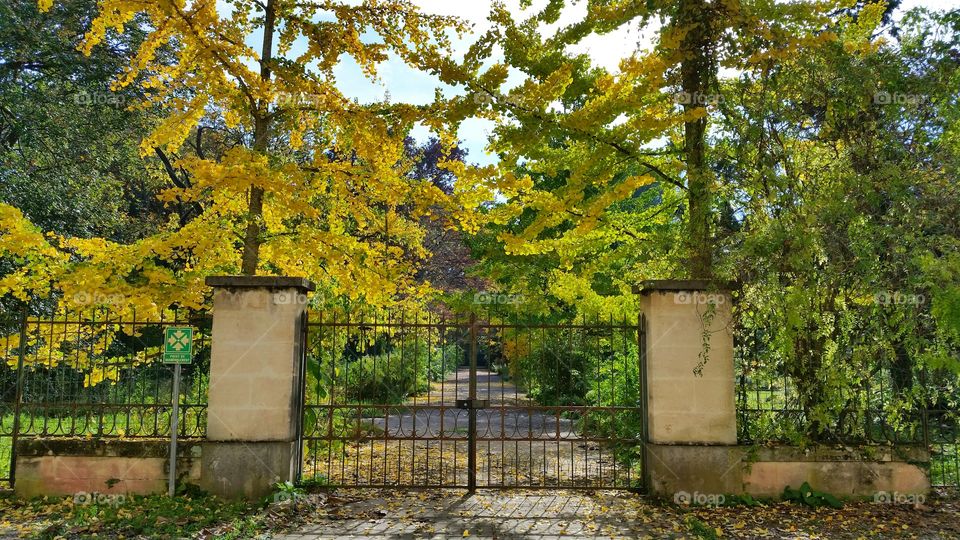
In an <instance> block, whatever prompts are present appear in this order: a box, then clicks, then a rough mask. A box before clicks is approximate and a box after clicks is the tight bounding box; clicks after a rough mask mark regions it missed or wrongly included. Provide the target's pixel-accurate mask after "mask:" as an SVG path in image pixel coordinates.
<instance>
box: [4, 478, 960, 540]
mask: <svg viewBox="0 0 960 540" xmlns="http://www.w3.org/2000/svg"><path fill="white" fill-rule="evenodd" d="M958 511H960V501H957V500H956V499H949V498H932V499H931V500H929V501H927V502H926V504H919V505H916V504H878V503H873V502H846V503H845V504H844V505H843V507H842V508H830V507H828V506H824V507H819V508H812V507H809V506H806V505H803V504H799V503H795V502H778V503H753V504H745V503H744V502H743V501H738V502H737V504H731V505H729V506H690V505H676V504H673V503H669V502H660V501H654V500H652V499H649V498H646V497H642V496H638V495H632V494H627V493H615V492H549V491H483V492H479V493H477V494H476V495H474V496H468V495H467V494H465V493H462V492H457V491H439V490H437V491H406V492H398V491H389V490H344V491H337V492H314V493H308V492H304V491H302V490H298V489H288V490H284V491H280V492H278V493H277V494H275V495H274V496H272V497H268V498H267V499H266V500H265V501H262V502H258V503H241V502H226V501H222V500H219V499H217V498H215V497H211V496H208V495H205V494H202V493H193V494H181V495H179V496H177V497H175V498H172V499H171V498H168V497H165V496H151V497H129V498H125V499H123V500H116V499H113V500H101V501H99V502H98V501H96V500H92V501H91V500H85V501H83V500H81V501H78V500H75V499H74V498H73V497H67V498H57V499H51V498H47V499H37V500H32V501H19V500H17V499H15V498H13V497H12V496H11V495H3V496H0V536H3V537H6V538H15V537H24V538H51V539H53V538H89V537H94V536H96V537H99V538H218V539H219V538H254V537H262V538H269V537H274V538H285V539H289V540H292V539H297V538H338V539H348V538H375V537H379V538H453V537H457V538H462V537H472V538H524V537H531V538H544V537H549V538H750V539H753V538H791V539H804V538H825V539H833V538H851V539H854V538H923V539H934V538H960V519H958V518H960V515H958Z"/></svg>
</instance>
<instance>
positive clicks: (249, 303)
mask: <svg viewBox="0 0 960 540" xmlns="http://www.w3.org/2000/svg"><path fill="white" fill-rule="evenodd" d="M215 294H216V295H218V296H217V297H218V298H221V299H223V300H226V301H227V302H228V303H230V304H233V305H235V306H237V307H241V308H244V309H247V308H249V309H266V308H267V306H268V305H274V306H287V305H291V304H292V305H299V306H303V305H307V304H308V303H310V297H309V296H308V295H307V294H306V293H304V292H301V291H296V290H286V291H274V292H271V293H270V294H269V295H263V294H250V293H249V292H248V291H234V290H230V289H220V290H217V291H216V293H215Z"/></svg>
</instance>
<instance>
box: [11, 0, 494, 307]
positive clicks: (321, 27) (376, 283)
mask: <svg viewBox="0 0 960 540" xmlns="http://www.w3.org/2000/svg"><path fill="white" fill-rule="evenodd" d="M53 2H54V0H40V2H39V4H40V6H41V8H42V9H49V8H50V7H51V6H52V5H53ZM91 16H92V22H91V24H90V28H89V31H88V32H87V34H86V36H85V38H84V40H83V42H82V43H81V44H80V46H79V49H80V50H81V51H82V52H83V53H86V54H89V53H90V52H91V51H92V50H93V49H94V48H95V47H99V46H104V43H105V42H108V41H109V40H110V39H111V35H112V33H115V32H123V31H124V30H125V27H126V26H127V25H131V24H135V17H140V18H142V17H144V16H145V17H146V20H147V21H148V23H147V25H148V27H149V28H148V29H149V31H148V33H147V34H146V37H145V39H144V40H143V43H142V45H141V46H140V48H139V50H138V51H137V53H136V55H135V56H134V57H133V58H131V61H130V64H129V66H128V68H127V69H126V70H125V71H124V72H123V73H121V74H120V75H119V76H118V77H117V78H116V80H115V82H114V83H113V84H114V88H116V89H119V88H123V87H128V86H130V85H139V86H140V87H141V88H142V91H143V95H144V96H145V98H144V102H143V103H142V104H140V105H139V106H142V107H154V108H159V109H160V110H162V111H164V113H165V114H164V117H163V118H162V120H161V121H159V122H158V123H157V124H156V126H155V127H154V129H153V130H152V131H151V132H149V133H147V134H145V136H144V137H143V140H142V141H141V142H140V151H141V154H142V155H143V156H144V157H155V159H159V160H160V161H162V163H163V165H164V167H165V168H166V170H167V172H168V173H169V175H170V178H171V181H172V182H171V184H170V187H169V188H168V189H165V190H163V191H162V192H161V193H159V194H158V197H160V198H161V199H162V200H163V201H164V202H165V203H167V204H168V205H170V206H171V207H178V208H184V207H186V208H189V209H190V211H188V212H179V213H178V215H177V216H173V217H171V219H170V222H169V223H168V224H167V225H166V227H164V228H163V230H161V231H160V232H159V233H158V234H155V235H152V236H149V237H147V238H144V239H142V240H139V241H137V242H133V243H130V244H119V243H114V242H110V241H107V240H105V239H102V238H75V237H64V236H60V235H57V234H56V233H53V232H50V231H47V232H44V231H40V230H38V229H37V228H36V227H34V226H32V224H30V223H29V222H28V221H27V220H26V219H25V218H24V216H23V214H22V213H21V212H19V211H18V210H17V209H16V208H13V207H10V206H7V205H0V231H2V233H3V234H2V237H0V255H2V256H4V257H8V258H12V259H14V260H15V261H17V262H18V269H17V270H16V271H15V272H13V273H10V274H8V275H6V276H4V277H3V278H2V279H0V293H2V294H8V293H12V294H14V295H16V296H18V297H20V298H21V299H27V298H28V296H29V295H35V296H47V295H50V294H62V297H63V298H64V299H66V300H67V301H69V300H70V299H71V298H75V297H76V296H77V295H78V294H81V293H83V297H84V298H91V297H94V298H96V297H108V296H109V297H112V298H113V297H116V296H111V295H120V296H121V297H123V298H124V299H125V300H124V305H123V306H113V307H114V308H115V309H120V310H122V309H130V310H133V309H136V310H137V311H138V312H139V313H141V314H142V315H143V316H150V314H151V313H154V314H155V313H157V312H158V310H162V309H164V308H165V307H167V306H170V305H179V306H185V307H191V308H196V307H199V306H201V305H202V304H203V302H204V298H205V294H206V290H205V287H204V285H203V277H204V276H206V275H210V274H213V273H238V272H241V273H244V274H256V273H271V274H285V275H299V276H305V277H308V278H312V279H314V280H315V281H317V282H318V283H319V284H320V286H321V290H322V292H324V293H326V294H328V295H330V296H340V295H343V296H349V297H351V298H354V299H356V298H363V299H364V300H365V301H367V302H370V303H374V304H384V303H390V302H394V301H397V300H398V299H401V298H405V299H411V298H413V299H415V298H418V297H419V296H420V295H421V293H423V292H424V291H425V290H426V288H427V287H428V284H421V283H415V282H414V280H413V274H414V271H415V269H416V262H417V261H418V260H422V259H423V257H425V256H426V253H425V252H424V249H423V247H422V238H423V234H424V231H423V228H422V227H421V226H420V220H421V219H424V218H432V219H444V220H446V221H447V222H448V224H449V225H450V226H458V227H463V228H466V229H470V228H474V229H475V228H476V227H478V225H479V222H480V220H481V219H482V216H481V215H480V214H478V213H477V212H476V209H477V207H478V205H479V204H481V203H482V202H484V201H488V200H490V199H492V197H493V193H494V191H495V190H496V191H497V192H507V193H509V192H510V189H511V188H510V186H509V185H508V184H507V183H504V182H503V179H504V177H503V176H496V177H494V176H491V177H490V179H491V181H490V182H485V181H483V178H482V177H480V176H477V177H475V178H474V180H476V181H474V182H461V183H457V185H456V186H455V189H454V190H453V193H452V194H447V193H444V192H443V191H441V190H440V189H439V188H437V187H436V186H434V185H433V184H431V183H430V182H429V181H422V180H418V179H414V178H412V177H411V176H410V175H408V174H407V170H408V169H409V167H410V165H411V164H410V159H409V157H408V156H406V155H405V154H404V144H403V141H404V138H405V137H406V136H407V134H408V133H409V130H410V129H411V127H412V126H414V125H415V124H416V123H418V122H419V123H422V124H424V125H427V126H429V127H431V128H432V129H433V130H434V131H435V132H437V133H439V134H441V135H442V140H444V141H445V142H448V143H452V142H455V141H453V140H452V138H451V137H450V132H449V131H448V130H446V129H445V122H444V119H443V118H441V117H439V116H438V115H437V111H442V110H445V107H443V106H440V105H434V106H412V105H406V104H402V103H390V102H389V101H387V100H384V101H382V102H379V103H372V104H366V105H361V104H358V103H356V102H355V101H354V100H352V99H350V98H348V97H347V96H346V95H344V93H343V92H342V91H341V89H340V88H339V87H338V85H337V80H336V77H335V67H336V66H337V65H338V64H339V63H340V62H342V61H343V58H344V57H345V56H349V57H350V58H352V60H353V61H354V62H356V64H357V65H358V66H359V68H360V69H361V70H362V71H363V73H364V74H365V75H366V76H367V77H369V78H371V79H376V78H377V70H378V64H379V63H381V62H383V61H385V60H387V59H388V58H391V57H392V58H399V59H400V60H402V61H403V62H405V63H406V64H408V65H409V66H412V67H413V68H415V69H421V70H427V71H431V70H437V69H438V68H439V67H440V66H439V63H440V62H439V60H438V59H440V58H443V57H445V56H446V55H447V54H448V52H449V51H448V49H449V35H450V34H451V33H456V32H458V31H460V30H462V29H463V26H462V24H461V23H459V22H458V21H456V20H455V19H453V18H449V17H443V16H435V15H428V14H424V13H422V12H421V11H419V10H418V9H417V8H416V7H415V6H414V5H413V4H411V3H409V2H407V1H404V0H387V1H367V2H361V3H352V2H334V1H317V2H301V1H294V0H263V1H260V0H227V1H220V2H218V1H215V0H195V1H185V0H149V1H141V0H136V1H135V0H104V1H102V2H100V3H99V11H98V13H96V14H91ZM136 20H142V19H136ZM159 51H172V52H173V56H174V58H175V61H173V62H160V61H158V52H159ZM227 132H229V133H233V134H234V136H233V137H226V136H224V135H223V134H224V133H227ZM211 141H218V144H217V145H216V148H215V150H211V144H212V143H211Z"/></svg>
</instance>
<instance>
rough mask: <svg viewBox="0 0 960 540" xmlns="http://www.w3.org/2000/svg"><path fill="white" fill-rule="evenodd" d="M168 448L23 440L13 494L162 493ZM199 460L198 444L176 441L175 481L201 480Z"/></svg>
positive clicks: (154, 443) (157, 443)
mask: <svg viewBox="0 0 960 540" xmlns="http://www.w3.org/2000/svg"><path fill="white" fill-rule="evenodd" d="M169 449H170V442H169V441H164V440H123V441H120V440H103V439H100V440H93V439H52V438H48V439H23V440H20V441H17V463H16V466H17V469H16V475H17V477H16V482H15V483H14V491H15V493H16V495H17V496H19V497H24V498H30V497H36V496H40V495H51V496H63V495H74V496H79V494H103V495H113V494H136V495H147V494H151V493H165V492H166V490H167V478H168V470H169ZM200 457H201V447H200V444H199V443H198V442H196V441H180V442H179V444H178V447H177V478H178V482H181V483H182V482H190V483H197V482H198V481H199V478H200Z"/></svg>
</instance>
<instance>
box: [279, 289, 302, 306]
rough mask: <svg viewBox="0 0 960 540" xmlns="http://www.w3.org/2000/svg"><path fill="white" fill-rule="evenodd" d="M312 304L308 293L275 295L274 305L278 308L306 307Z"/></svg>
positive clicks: (280, 293) (296, 292) (284, 292)
mask: <svg viewBox="0 0 960 540" xmlns="http://www.w3.org/2000/svg"><path fill="white" fill-rule="evenodd" d="M308 302H310V298H309V297H308V296H307V294H306V293H303V292H300V291H278V292H275V293H273V303H274V304H275V305H278V306H281V305H283V306H285V305H291V304H293V305H298V306H305V305H307V303H308Z"/></svg>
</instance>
